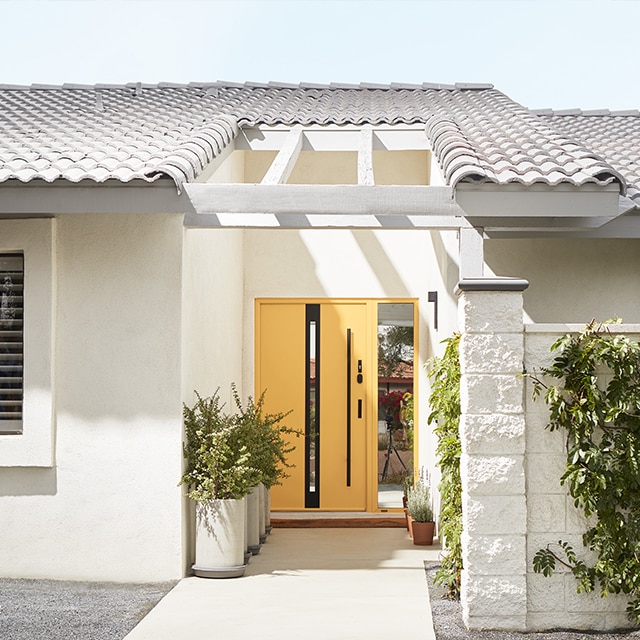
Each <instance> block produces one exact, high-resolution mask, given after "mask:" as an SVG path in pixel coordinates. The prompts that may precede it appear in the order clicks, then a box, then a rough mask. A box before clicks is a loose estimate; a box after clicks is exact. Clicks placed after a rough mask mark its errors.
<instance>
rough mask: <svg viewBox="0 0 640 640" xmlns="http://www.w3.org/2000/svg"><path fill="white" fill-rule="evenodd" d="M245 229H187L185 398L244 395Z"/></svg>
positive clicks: (191, 538)
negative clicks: (234, 390)
mask: <svg viewBox="0 0 640 640" xmlns="http://www.w3.org/2000/svg"><path fill="white" fill-rule="evenodd" d="M242 233H243V232H242V231H240V230H235V229H186V230H185V231H184V239H185V242H184V262H183V316H182V326H183V332H182V338H183V350H182V354H183V355H182V372H183V381H182V400H183V402H185V403H187V404H188V405H189V406H192V405H193V403H194V401H195V394H194V391H197V392H198V393H199V394H200V395H201V396H202V397H207V396H210V395H212V394H213V393H214V392H215V391H216V390H219V397H220V399H221V400H222V402H223V403H225V404H226V408H227V409H229V410H232V409H233V406H234V405H233V398H232V395H231V383H235V384H236V385H237V387H238V391H239V392H240V394H241V395H242V396H243V397H244V395H245V394H244V389H243V384H242V308H243V265H242V255H243V252H242V245H243V242H242ZM183 518H184V523H185V527H184V535H183V541H184V571H185V573H188V572H189V570H190V567H191V565H192V564H193V562H194V561H195V527H194V524H195V507H194V504H193V502H192V501H191V500H188V499H187V498H184V501H183Z"/></svg>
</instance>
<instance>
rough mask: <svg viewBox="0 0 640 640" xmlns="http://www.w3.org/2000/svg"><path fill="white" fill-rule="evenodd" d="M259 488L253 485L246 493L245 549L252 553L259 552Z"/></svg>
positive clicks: (256, 553) (255, 554)
mask: <svg viewBox="0 0 640 640" xmlns="http://www.w3.org/2000/svg"><path fill="white" fill-rule="evenodd" d="M261 546H262V545H261V544H260V489H259V487H257V486H256V487H253V489H251V491H250V492H249V493H248V494H247V549H248V550H249V551H250V552H251V553H252V555H254V556H257V555H258V554H259V553H260V547H261Z"/></svg>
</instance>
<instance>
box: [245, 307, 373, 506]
mask: <svg viewBox="0 0 640 640" xmlns="http://www.w3.org/2000/svg"><path fill="white" fill-rule="evenodd" d="M374 311H375V307H372V306H371V304H370V303H368V302H367V301H342V300H341V301H319V302H316V301H288V300H280V301H278V300H275V301H272V300H259V301H258V302H257V304H256V328H257V331H256V341H257V345H256V346H257V348H256V385H257V386H256V389H257V391H258V392H262V391H266V396H265V397H266V406H267V409H268V410H269V411H286V410H289V409H291V410H292V413H291V415H290V416H289V418H288V420H287V425H288V426H291V427H293V428H296V429H299V430H300V431H301V432H303V434H304V435H303V436H302V437H300V438H293V439H292V443H293V444H295V445H296V449H295V451H294V452H293V453H292V454H291V455H290V457H289V461H290V463H291V464H293V465H294V466H293V467H292V468H290V469H288V473H289V477H288V478H286V479H285V480H284V482H283V484H282V485H279V486H276V487H273V489H272V491H271V506H272V508H273V509H276V510H302V509H321V510H327V511H364V510H366V508H367V486H368V485H367V479H368V475H367V460H368V447H369V448H370V447H371V444H370V443H372V442H373V438H372V437H371V434H372V433H375V428H374V429H373V430H372V429H371V428H370V423H371V421H372V420H373V421H377V416H376V415H375V413H376V412H375V407H376V405H375V397H376V396H375V393H376V384H377V376H376V372H374V371H373V366H374V362H375V353H376V352H375V344H376V340H375V333H372V330H371V326H372V323H371V320H370V315H371V313H372V312H374ZM372 398H374V404H373V405H372V404H371V399H372ZM373 424H374V425H375V422H374V423H373ZM369 475H371V474H369Z"/></svg>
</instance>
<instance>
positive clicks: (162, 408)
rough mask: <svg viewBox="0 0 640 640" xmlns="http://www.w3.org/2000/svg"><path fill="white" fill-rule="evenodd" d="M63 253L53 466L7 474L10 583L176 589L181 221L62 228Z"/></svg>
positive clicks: (119, 218)
mask: <svg viewBox="0 0 640 640" xmlns="http://www.w3.org/2000/svg"><path fill="white" fill-rule="evenodd" d="M2 224H4V223H0V234H1V233H2V230H1V226H2ZM55 240H56V246H57V250H56V256H55V278H54V285H53V286H54V288H55V290H56V291H55V293H56V313H55V327H56V331H55V334H54V348H53V354H54V357H53V362H54V413H53V430H52V433H51V437H52V438H53V442H54V463H53V466H51V467H49V468H33V467H24V468H17V469H16V468H14V469H11V468H0V522H2V544H1V545H0V571H1V572H2V574H3V575H5V576H20V577H50V578H59V579H89V580H118V581H142V580H165V579H169V578H177V577H179V576H180V575H182V548H181V545H182V540H181V529H182V522H181V490H180V489H179V488H178V487H177V486H176V485H177V482H178V480H179V477H180V470H181V456H180V447H181V445H180V443H181V434H182V428H181V403H180V400H181V396H180V377H181V371H180V368H181V360H180V352H181V342H180V334H181V298H180V288H181V280H182V273H181V272H182V220H181V217H180V216H170V215H153V216H141V215H140V216H126V215H67V216H60V217H59V218H58V219H57V220H56V238H55ZM18 248H19V247H18ZM28 268H29V267H28V265H27V269H28ZM25 339H26V340H29V336H28V335H26V336H25ZM15 437H17V438H19V437H21V436H15Z"/></svg>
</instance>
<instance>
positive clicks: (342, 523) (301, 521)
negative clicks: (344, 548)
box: [271, 511, 406, 529]
mask: <svg viewBox="0 0 640 640" xmlns="http://www.w3.org/2000/svg"><path fill="white" fill-rule="evenodd" d="M271 526H272V527H274V528H278V529H361V528H386V529H390V528H394V529H395V528H397V529H404V528H405V526H406V521H405V518H404V515H403V514H402V513H400V512H391V513H361V512H357V513H343V512H327V511H324V512H323V511H319V512H317V513H310V512H308V511H301V512H287V513H284V512H274V513H272V514H271Z"/></svg>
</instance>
